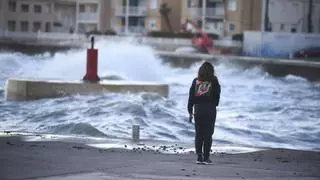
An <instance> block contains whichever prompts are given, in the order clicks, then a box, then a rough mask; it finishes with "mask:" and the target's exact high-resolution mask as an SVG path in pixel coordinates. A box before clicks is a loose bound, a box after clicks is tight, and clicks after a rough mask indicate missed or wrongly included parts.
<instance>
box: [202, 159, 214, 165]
mask: <svg viewBox="0 0 320 180" xmlns="http://www.w3.org/2000/svg"><path fill="white" fill-rule="evenodd" d="M203 164H212V161H211V160H210V159H209V158H208V159H205V160H204V161H203Z"/></svg>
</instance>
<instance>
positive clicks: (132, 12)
mask: <svg viewBox="0 0 320 180" xmlns="http://www.w3.org/2000/svg"><path fill="white" fill-rule="evenodd" d="M115 10H116V12H115V13H116V16H125V15H126V7H123V6H119V7H116V9H115ZM128 15H129V16H146V15H147V7H145V6H137V7H133V6H131V7H129V11H128Z"/></svg>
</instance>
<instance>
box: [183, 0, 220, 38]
mask: <svg viewBox="0 0 320 180" xmlns="http://www.w3.org/2000/svg"><path fill="white" fill-rule="evenodd" d="M224 16H225V8H224V1H223V0H184V1H182V17H181V23H182V24H183V23H184V22H185V21H186V19H189V20H192V21H193V22H194V23H195V24H197V25H198V27H200V28H202V30H203V31H204V32H207V33H214V34H218V35H220V36H223V34H224Z"/></svg>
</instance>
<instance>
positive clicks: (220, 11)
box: [188, 7, 224, 18]
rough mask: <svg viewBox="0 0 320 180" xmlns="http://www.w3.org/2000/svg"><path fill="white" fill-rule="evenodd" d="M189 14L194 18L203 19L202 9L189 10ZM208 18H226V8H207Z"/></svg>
mask: <svg viewBox="0 0 320 180" xmlns="http://www.w3.org/2000/svg"><path fill="white" fill-rule="evenodd" d="M188 10H189V13H190V14H191V15H192V16H196V17H202V8H201V7H200V8H188ZM205 15H206V17H212V18H223V17H224V8H223V7H217V8H206V14H205Z"/></svg>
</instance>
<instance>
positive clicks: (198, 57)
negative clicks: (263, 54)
mask: <svg viewBox="0 0 320 180" xmlns="http://www.w3.org/2000/svg"><path fill="white" fill-rule="evenodd" d="M157 55H158V56H159V57H161V58H162V59H163V60H164V62H166V63H169V64H171V65H173V66H179V67H188V66H190V65H191V64H193V63H196V62H200V61H204V60H205V61H212V62H214V63H226V64H232V65H239V66H242V67H246V68H250V67H252V66H261V67H262V68H263V69H264V70H265V71H266V72H268V73H270V74H272V75H274V76H285V75H288V74H292V75H296V76H301V77H304V78H307V79H309V80H312V81H320V62H312V61H303V60H289V59H268V58H258V57H246V56H226V55H209V54H197V53H192V54H191V53H176V52H166V51H158V52H157Z"/></svg>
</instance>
